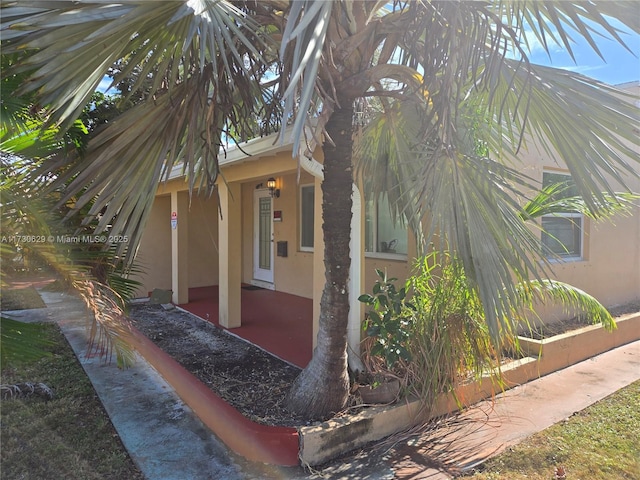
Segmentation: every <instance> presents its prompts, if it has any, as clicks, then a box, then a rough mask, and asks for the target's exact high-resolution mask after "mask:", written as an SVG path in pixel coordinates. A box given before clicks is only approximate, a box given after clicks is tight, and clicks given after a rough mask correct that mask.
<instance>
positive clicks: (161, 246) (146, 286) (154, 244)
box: [135, 195, 171, 297]
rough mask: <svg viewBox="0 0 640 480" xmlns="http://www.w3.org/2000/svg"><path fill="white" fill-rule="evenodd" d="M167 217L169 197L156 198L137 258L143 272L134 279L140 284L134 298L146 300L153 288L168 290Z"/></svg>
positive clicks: (169, 287)
mask: <svg viewBox="0 0 640 480" xmlns="http://www.w3.org/2000/svg"><path fill="white" fill-rule="evenodd" d="M170 215H171V198H170V197H169V195H162V196H157V197H156V198H155V200H154V202H153V207H152V208H151V213H150V214H149V218H148V220H147V225H146V227H145V230H144V234H143V235H142V240H141V241H140V246H139V248H138V254H137V256H136V263H137V264H138V265H139V266H140V267H141V269H142V274H141V275H137V276H136V277H135V280H138V281H140V282H142V286H141V287H140V288H139V289H138V290H137V292H136V295H137V296H140V297H146V296H147V295H148V293H149V292H151V291H152V290H153V289H154V288H160V289H163V290H170V289H171V224H170Z"/></svg>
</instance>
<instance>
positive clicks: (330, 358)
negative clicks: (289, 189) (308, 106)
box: [287, 100, 353, 419]
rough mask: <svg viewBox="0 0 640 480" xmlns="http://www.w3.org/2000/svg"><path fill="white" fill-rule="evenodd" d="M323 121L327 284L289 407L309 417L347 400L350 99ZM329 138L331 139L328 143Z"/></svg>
mask: <svg viewBox="0 0 640 480" xmlns="http://www.w3.org/2000/svg"><path fill="white" fill-rule="evenodd" d="M341 104H342V107H343V108H341V109H337V110H336V111H335V112H334V113H333V114H332V115H331V118H330V119H329V121H328V123H327V126H326V128H327V132H328V134H329V135H330V137H331V140H329V141H325V142H324V146H323V152H324V180H323V182H322V194H323V200H322V218H323V225H322V232H323V236H324V267H325V280H326V281H325V286H324V290H323V292H322V300H321V303H320V322H319V331H318V345H317V347H316V350H315V351H314V354H313V358H312V359H311V362H309V365H307V367H306V368H305V369H304V370H303V371H302V373H301V374H300V375H299V376H298V378H297V379H296V380H295V382H294V384H293V386H292V388H291V391H290V392H289V395H288V398H287V407H288V408H289V409H290V410H292V411H294V412H297V413H301V414H304V415H306V416H307V417H308V418H310V419H311V418H313V419H319V418H325V417H327V416H329V415H331V414H332V413H335V412H338V411H339V410H341V409H342V408H344V406H345V405H346V402H347V398H348V396H349V376H348V371H347V320H348V315H349V292H348V284H347V283H348V281H349V266H350V263H351V259H350V256H349V240H350V237H351V227H350V225H351V205H352V199H351V189H352V184H353V170H352V166H351V155H352V149H353V138H352V122H353V102H352V101H350V100H343V101H342V102H341ZM332 142H333V143H332Z"/></svg>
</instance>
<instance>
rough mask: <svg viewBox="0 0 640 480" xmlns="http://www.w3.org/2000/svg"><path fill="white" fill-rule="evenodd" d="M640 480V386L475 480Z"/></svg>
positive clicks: (495, 463) (535, 440)
mask: <svg viewBox="0 0 640 480" xmlns="http://www.w3.org/2000/svg"><path fill="white" fill-rule="evenodd" d="M559 466H562V467H564V468H565V469H566V479H567V480H623V479H629V480H637V479H640V381H638V382H635V383H633V384H631V385H629V386H628V387H626V388H623V389H622V390H619V391H618V392H616V393H614V394H613V395H610V396H609V397H607V398H605V399H603V400H601V401H600V402H598V403H596V404H594V405H592V406H591V407H589V408H587V409H585V410H583V411H581V412H578V413H577V414H575V415H573V416H571V417H570V418H569V419H568V420H566V421H564V422H561V423H559V424H556V425H553V426H552V427H550V428H548V429H546V430H544V431H542V432H540V433H538V434H536V435H534V436H532V437H531V438H529V439H527V440H526V441H524V442H522V443H520V444H518V445H516V446H514V447H512V448H511V449H509V450H508V451H507V452H505V453H503V454H501V455H499V456H497V457H495V458H493V459H491V460H489V461H488V462H487V463H486V464H485V465H484V468H483V469H482V471H481V472H477V473H476V474H474V475H467V476H465V477H462V478H471V479H474V480H498V479H509V480H520V479H522V480H524V479H527V480H552V479H554V478H555V474H554V469H555V467H559Z"/></svg>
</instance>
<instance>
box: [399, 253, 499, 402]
mask: <svg viewBox="0 0 640 480" xmlns="http://www.w3.org/2000/svg"><path fill="white" fill-rule="evenodd" d="M408 282H409V284H410V285H411V291H412V295H413V296H412V302H413V305H414V306H415V312H414V319H413V322H412V331H411V332H410V335H409V339H410V342H409V344H408V348H409V351H410V352H411V356H412V362H411V363H410V364H409V369H408V373H407V376H408V382H409V384H410V385H411V387H412V390H413V391H414V393H415V394H416V395H417V396H418V397H419V398H420V399H421V400H422V402H423V404H424V406H425V407H426V408H427V409H429V408H431V407H432V406H433V405H434V403H435V400H436V397H437V396H438V395H440V394H441V393H448V392H453V393H455V387H456V386H457V385H459V384H460V383H461V382H464V381H466V380H468V379H469V378H478V377H480V376H481V375H483V374H485V373H487V372H491V373H492V374H494V375H493V377H494V378H496V379H499V375H498V373H499V368H500V362H501V352H500V349H499V348H496V346H495V345H494V343H493V342H492V340H491V335H490V332H489V328H488V326H487V323H486V321H485V317H484V310H483V306H482V302H481V301H480V297H479V295H478V290H477V288H476V287H475V286H474V285H473V284H472V283H471V282H470V281H469V278H468V277H467V275H466V274H465V271H464V268H463V265H462V263H461V262H460V261H459V260H458V259H457V258H456V257H454V256H451V255H448V254H445V253H442V254H441V253H439V252H433V253H431V254H429V255H426V256H424V257H422V258H420V259H419V260H418V261H417V263H416V266H415V272H414V274H413V275H412V276H411V277H410V278H409V280H408ZM457 400H458V401H459V402H460V401H461V399H457Z"/></svg>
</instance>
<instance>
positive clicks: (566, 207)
mask: <svg viewBox="0 0 640 480" xmlns="http://www.w3.org/2000/svg"><path fill="white" fill-rule="evenodd" d="M566 190H567V186H566V184H563V183H556V184H553V185H549V186H547V187H546V188H543V189H542V190H541V191H540V192H538V194H537V195H536V196H535V197H534V198H532V199H531V200H529V201H528V202H527V203H526V204H525V205H524V207H523V208H522V218H523V219H524V220H533V219H536V218H540V217H542V216H544V215H553V214H557V213H566V212H579V213H581V214H583V215H585V216H588V217H591V218H593V219H594V220H599V219H603V218H610V217H612V216H614V215H630V214H631V211H632V209H633V207H634V206H636V205H635V203H634V202H635V201H637V200H640V195H638V194H635V193H629V192H615V193H614V194H613V195H611V194H609V193H606V192H605V193H604V194H603V196H604V203H602V204H599V205H598V206H597V210H596V211H593V210H591V209H590V208H589V207H588V206H587V205H586V203H585V202H584V200H583V199H582V197H579V196H571V197H565V196H563V192H565V191H566Z"/></svg>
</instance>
